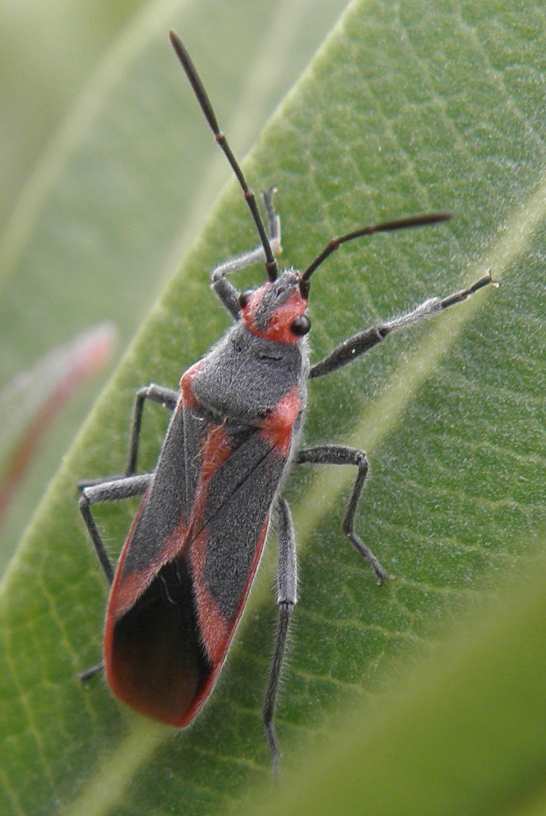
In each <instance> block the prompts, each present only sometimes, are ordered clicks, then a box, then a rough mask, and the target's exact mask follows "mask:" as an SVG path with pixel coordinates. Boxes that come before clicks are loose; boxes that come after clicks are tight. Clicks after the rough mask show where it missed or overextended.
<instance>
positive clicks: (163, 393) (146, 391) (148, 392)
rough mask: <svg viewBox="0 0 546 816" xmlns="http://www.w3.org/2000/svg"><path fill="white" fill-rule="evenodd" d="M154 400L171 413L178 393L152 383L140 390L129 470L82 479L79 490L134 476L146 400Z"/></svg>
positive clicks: (135, 405) (132, 431)
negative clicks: (106, 475)
mask: <svg viewBox="0 0 546 816" xmlns="http://www.w3.org/2000/svg"><path fill="white" fill-rule="evenodd" d="M147 399H148V400H152V402H158V403H160V405H163V406H164V407H165V408H168V409H169V411H174V409H175V407H176V403H177V400H178V391H173V390H172V389H171V388H164V387H163V386H162V385H155V384H154V383H151V384H150V385H146V386H145V387H144V388H139V390H138V391H137V394H136V398H135V403H134V407H133V418H132V421H131V436H130V441H129V457H128V461H127V468H126V471H125V473H124V474H122V475H121V476H109V477H107V478H105V477H101V478H99V479H82V480H81V481H80V482H78V488H79V490H80V491H83V489H84V488H86V487H93V486H94V485H100V484H103V483H104V482H115V481H119V480H123V479H126V478H127V476H133V475H134V474H135V473H136V469H137V460H138V443H139V441H140V430H141V427H142V413H143V411H144V402H145V400H147Z"/></svg>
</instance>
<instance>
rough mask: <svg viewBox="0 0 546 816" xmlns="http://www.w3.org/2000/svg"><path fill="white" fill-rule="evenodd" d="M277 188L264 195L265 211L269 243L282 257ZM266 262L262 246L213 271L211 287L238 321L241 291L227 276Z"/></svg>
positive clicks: (274, 251) (275, 253)
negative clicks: (275, 202) (276, 206)
mask: <svg viewBox="0 0 546 816" xmlns="http://www.w3.org/2000/svg"><path fill="white" fill-rule="evenodd" d="M274 194H275V188H274V187H271V188H270V189H269V190H266V191H265V192H264V193H262V197H263V202H264V207H265V211H266V213H267V223H268V232H269V242H270V244H271V249H272V251H273V254H274V255H280V254H281V252H282V247H281V219H280V217H279V215H278V213H277V212H276V210H275V207H274V205H273V196H274ZM265 260H266V258H265V252H264V248H263V246H262V245H261V244H260V246H259V247H256V249H252V250H250V251H249V252H243V254H242V255H237V256H236V257H235V258H230V259H229V260H227V261H224V263H221V264H220V265H219V266H217V267H215V268H214V269H213V270H212V275H211V285H212V288H213V289H214V291H215V292H216V294H217V295H218V297H219V298H220V301H221V302H222V304H223V305H224V306H225V307H226V309H227V310H228V312H230V314H231V315H232V316H233V317H234V318H235V320H237V319H238V318H239V312H240V308H241V307H240V306H239V294H240V293H239V290H238V289H236V288H235V286H233V284H232V283H230V281H229V280H228V279H227V275H231V274H232V273H233V272H238V271H239V269H244V268H245V266H250V265H251V264H253V263H258V262H261V263H263V262H264V261H265Z"/></svg>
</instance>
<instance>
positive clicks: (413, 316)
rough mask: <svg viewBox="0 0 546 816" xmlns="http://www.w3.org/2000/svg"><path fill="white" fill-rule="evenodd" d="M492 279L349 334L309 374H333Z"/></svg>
mask: <svg viewBox="0 0 546 816" xmlns="http://www.w3.org/2000/svg"><path fill="white" fill-rule="evenodd" d="M489 283H494V281H493V279H492V277H491V275H490V274H489V273H488V274H487V275H484V276H483V278H480V279H479V280H478V281H476V283H474V284H473V285H472V286H469V287H468V288H467V289H461V290H460V291H459V292H454V293H453V294H452V295H448V296H447V297H445V298H443V299H442V300H440V299H439V298H430V299H429V300H425V302H424V303H421V304H420V305H419V306H417V307H416V308H415V309H413V310H412V311H411V312H408V313H407V314H405V315H402V316H401V317H397V318H395V319H394V320H390V321H388V322H386V323H382V324H381V325H380V326H374V327H373V328H371V329H367V330H366V331H363V332H359V333H358V334H355V335H354V336H353V337H349V338H348V339H347V340H345V341H344V342H343V343H341V344H340V345H339V346H338V347H337V348H335V349H334V350H333V351H332V352H331V353H330V354H329V355H328V356H327V357H325V358H324V360H321V361H320V362H319V363H317V364H316V365H314V366H312V368H311V372H310V374H309V377H323V376H324V375H325V374H330V373H331V372H332V371H336V370H337V369H338V368H341V367H342V366H344V365H347V363H352V362H353V360H356V358H357V357H360V355H361V354H364V353H365V352H366V351H369V350H370V349H371V348H373V347H374V346H376V345H377V344H378V343H380V342H381V341H382V340H384V339H385V337H386V336H387V335H388V334H390V333H391V332H393V331H398V330H399V329H405V328H406V327H407V326H412V325H413V324H414V323H418V322H419V321H420V320H422V319H423V318H425V317H433V316H434V315H436V314H438V312H441V311H443V310H444V309H448V308H449V307H450V306H454V305H455V304H456V303H461V301H463V300H466V299H467V298H468V297H470V296H471V295H473V294H474V292H477V291H478V289H481V288H482V287H483V286H487V285H488V284H489ZM497 285H498V284H497Z"/></svg>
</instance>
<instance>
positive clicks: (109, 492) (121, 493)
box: [80, 473, 152, 584]
mask: <svg viewBox="0 0 546 816" xmlns="http://www.w3.org/2000/svg"><path fill="white" fill-rule="evenodd" d="M151 481H152V474H151V473H144V474H143V475H142V476H127V477H126V478H118V479H114V480H113V481H110V482H107V481H103V482H101V483H100V484H95V485H92V486H90V487H84V488H83V490H82V495H81V497H80V512H81V514H82V516H83V520H84V521H85V524H86V526H87V529H88V531H89V535H90V536H91V541H92V542H93V546H94V548H95V552H96V554H97V558H98V559H99V563H100V565H101V567H102V571H103V572H104V574H105V576H106V579H107V581H108V583H109V584H111V583H112V579H113V577H114V568H113V567H112V562H111V561H110V559H109V557H108V554H107V552H106V550H105V548H104V544H103V542H102V538H101V537H100V533H99V531H98V528H97V525H96V524H95V519H94V518H93V514H92V512H91V505H92V504H97V503H98V502H104V501H119V500H120V499H128V498H130V497H131V496H141V495H142V494H143V493H145V492H146V490H147V488H148V487H149V485H150V484H151Z"/></svg>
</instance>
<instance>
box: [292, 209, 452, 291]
mask: <svg viewBox="0 0 546 816" xmlns="http://www.w3.org/2000/svg"><path fill="white" fill-rule="evenodd" d="M450 218H451V213H446V212H437V213H428V214H425V215H414V216H412V217H411V218H401V219H399V220H397V221H384V222H383V223H382V224H374V225H373V226H371V227H362V228H361V229H357V230H354V231H353V232H348V233H347V234H346V235H341V236H339V238H332V239H331V240H330V241H328V243H327V244H326V246H325V247H324V249H323V250H322V252H319V254H318V255H317V257H316V258H315V259H314V261H311V263H310V264H309V266H308V267H307V269H306V270H305V272H304V273H303V274H302V276H301V286H300V288H301V290H302V294H303V295H305V296H306V295H307V294H308V293H309V286H310V284H309V278H310V277H311V275H312V274H313V272H315V270H316V269H318V267H319V266H320V265H321V263H322V262H323V261H325V260H326V258H328V256H329V255H331V254H332V252H335V251H336V249H339V247H340V246H341V244H345V243H347V241H354V239H355V238H362V237H363V236H366V235H373V234H374V233H376V232H394V231H395V230H399V229H411V228H413V227H426V226H428V225H430V224H438V223H440V222H442V221H448V220H449V219H450Z"/></svg>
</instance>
